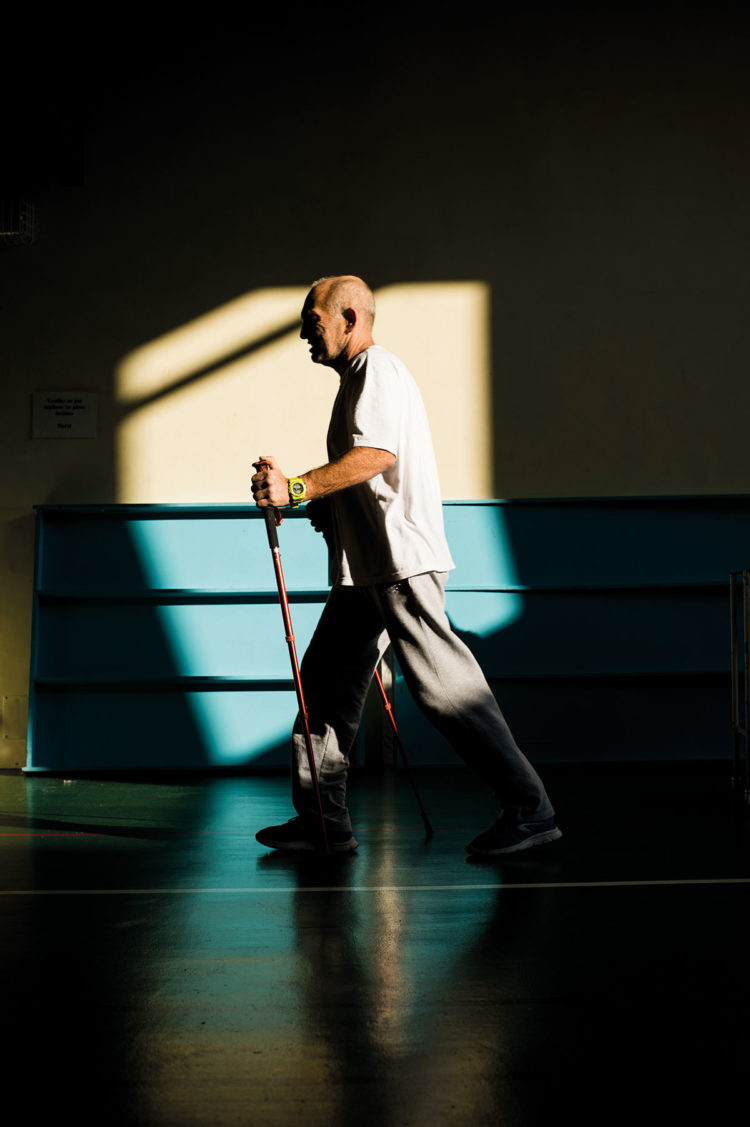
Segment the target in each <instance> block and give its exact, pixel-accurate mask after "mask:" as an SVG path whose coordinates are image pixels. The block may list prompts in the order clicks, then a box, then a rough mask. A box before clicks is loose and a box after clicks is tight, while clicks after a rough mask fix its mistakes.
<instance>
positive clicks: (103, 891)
mask: <svg viewBox="0 0 750 1127" xmlns="http://www.w3.org/2000/svg"><path fill="white" fill-rule="evenodd" d="M743 884H750V877H705V878H703V877H699V878H695V879H691V878H688V879H685V880H593V881H530V882H528V883H521V882H518V883H513V884H503V883H500V882H496V883H492V884H352V885H303V886H294V885H291V884H290V885H274V886H267V885H251V886H248V887H240V888H19V889H13V888H8V889H0V896H255V895H266V894H268V893H276V894H278V893H295V894H296V893H299V892H481V891H488V890H496V891H498V892H514V891H516V890H521V889H526V890H529V889H532V890H533V889H555V888H685V887H688V888H689V887H696V886H698V885H743Z"/></svg>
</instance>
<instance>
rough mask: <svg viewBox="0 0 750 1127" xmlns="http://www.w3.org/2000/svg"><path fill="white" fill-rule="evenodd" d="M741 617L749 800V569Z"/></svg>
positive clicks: (744, 576) (747, 792)
mask: <svg viewBox="0 0 750 1127" xmlns="http://www.w3.org/2000/svg"><path fill="white" fill-rule="evenodd" d="M742 617H743V630H744V635H745V636H744V644H745V645H744V651H745V652H744V662H745V670H744V673H745V680H744V689H745V715H744V717H743V720H744V725H745V726H744V728H743V733H744V736H745V801H746V802H750V746H748V744H749V743H750V740H749V739H748V737H749V736H750V720H749V719H748V714H750V672H749V671H748V665H749V663H750V571H743V573H742Z"/></svg>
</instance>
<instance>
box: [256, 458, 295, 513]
mask: <svg viewBox="0 0 750 1127" xmlns="http://www.w3.org/2000/svg"><path fill="white" fill-rule="evenodd" d="M263 463H265V467H264V468H261V467H262V466H263ZM253 465H254V466H255V469H256V470H257V473H255V474H253V476H252V479H251V487H252V491H253V500H254V501H255V504H256V505H258V506H259V507H260V508H261V509H264V508H266V507H267V506H268V505H272V506H273V507H274V509H281V508H283V507H284V506H285V505H288V504H289V479H288V478H286V477H284V475H283V473H282V472H281V470H280V469H279V467H278V466H277V465H276V459H275V458H274V457H272V456H271V455H270V454H264V455H262V457H261V459H260V461H259V462H254V463H253Z"/></svg>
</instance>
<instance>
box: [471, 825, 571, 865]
mask: <svg viewBox="0 0 750 1127" xmlns="http://www.w3.org/2000/svg"><path fill="white" fill-rule="evenodd" d="M561 837H562V831H561V830H559V829H558V828H557V826H556V825H555V819H554V818H545V819H544V821H543V822H514V821H511V820H510V819H509V818H506V817H504V816H503V815H501V816H500V817H499V818H498V819H497V821H496V822H495V824H494V825H493V826H490V828H489V829H488V830H485V832H484V833H482V834H480V835H479V837H475V838H474V840H473V841H470V842H469V844H468V845H467V846H466V849H467V851H468V852H469V853H480V854H482V855H483V856H486V857H495V856H497V855H498V854H502V853H519V852H520V851H521V850H522V849H531V848H532V847H533V846H535V845H546V844H547V842H549V841H557V840H558V838H561Z"/></svg>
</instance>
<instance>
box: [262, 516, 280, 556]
mask: <svg viewBox="0 0 750 1127" xmlns="http://www.w3.org/2000/svg"><path fill="white" fill-rule="evenodd" d="M263 516H264V517H265V518H266V532H267V533H268V547H269V548H270V549H271V551H272V552H273V551H274V550H275V549H276V548H278V546H279V534H278V532H277V531H276V510H275V509H274V508H273V506H271V505H265V506H264V508H263Z"/></svg>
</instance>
